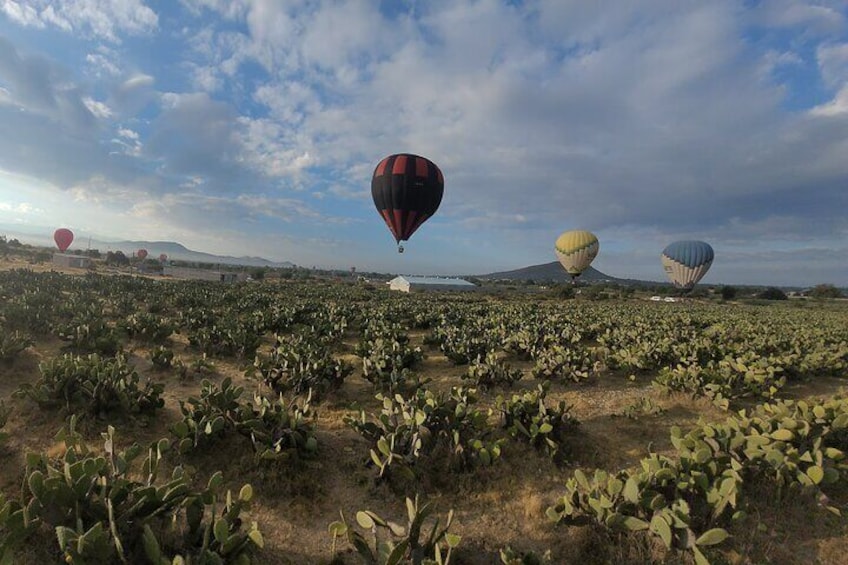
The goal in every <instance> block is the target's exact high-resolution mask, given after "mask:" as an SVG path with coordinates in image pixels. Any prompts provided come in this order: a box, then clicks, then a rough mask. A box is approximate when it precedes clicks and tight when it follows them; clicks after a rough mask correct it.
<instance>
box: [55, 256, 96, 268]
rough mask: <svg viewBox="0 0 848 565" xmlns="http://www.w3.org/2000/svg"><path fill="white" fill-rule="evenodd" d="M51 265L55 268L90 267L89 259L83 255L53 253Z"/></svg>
mask: <svg viewBox="0 0 848 565" xmlns="http://www.w3.org/2000/svg"><path fill="white" fill-rule="evenodd" d="M53 264H54V265H56V266H57V267H70V268H72V269H88V268H89V267H91V257H85V256H83V255H72V254H70V253H54V254H53Z"/></svg>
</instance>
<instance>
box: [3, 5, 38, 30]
mask: <svg viewBox="0 0 848 565" xmlns="http://www.w3.org/2000/svg"><path fill="white" fill-rule="evenodd" d="M0 10H2V11H3V13H4V14H6V16H8V17H9V19H11V20H12V21H14V22H15V23H17V24H20V25H23V26H30V27H37V28H43V27H44V22H42V21H41V18H40V17H39V14H38V10H36V9H35V8H34V7H33V6H30V5H29V4H27V3H25V2H16V1H15V0H3V4H2V5H0Z"/></svg>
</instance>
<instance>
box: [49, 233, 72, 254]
mask: <svg viewBox="0 0 848 565" xmlns="http://www.w3.org/2000/svg"><path fill="white" fill-rule="evenodd" d="M53 241H55V242H56V247H58V248H59V251H61V252H62V253H64V252H65V251H67V249H68V247H70V246H71V243H72V242H73V241H74V232H72V231H71V230H69V229H68V228H59V229H58V230H56V231H54V232H53Z"/></svg>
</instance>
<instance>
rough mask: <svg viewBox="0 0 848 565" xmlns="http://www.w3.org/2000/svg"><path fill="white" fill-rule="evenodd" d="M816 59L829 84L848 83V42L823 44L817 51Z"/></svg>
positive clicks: (837, 85)
mask: <svg viewBox="0 0 848 565" xmlns="http://www.w3.org/2000/svg"><path fill="white" fill-rule="evenodd" d="M816 59H817V61H818V64H819V68H820V69H821V74H822V78H823V79H824V81H825V83H826V84H827V85H828V86H830V87H839V86H842V85H843V84H846V83H848V43H840V44H832V45H822V46H820V47H819V48H818V50H817V51H816Z"/></svg>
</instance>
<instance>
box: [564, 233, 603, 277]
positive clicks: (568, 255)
mask: <svg viewBox="0 0 848 565" xmlns="http://www.w3.org/2000/svg"><path fill="white" fill-rule="evenodd" d="M600 248H601V244H600V243H599V242H598V238H597V237H596V236H595V234H593V233H592V232H588V231H584V230H573V231H567V232H564V233H563V234H562V235H560V236H559V237H558V238H557V240H556V244H555V245H554V249H555V250H556V256H557V259H559V262H560V263H561V264H562V266H563V268H564V269H565V270H566V271H568V274H569V275H571V280H572V282H573V281H574V279H576V278H577V277H579V276H580V273H582V272H583V271H585V270H586V269H588V268H589V265H591V264H592V261H593V260H594V259H595V257H597V256H598V251H599V250H600Z"/></svg>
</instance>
